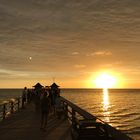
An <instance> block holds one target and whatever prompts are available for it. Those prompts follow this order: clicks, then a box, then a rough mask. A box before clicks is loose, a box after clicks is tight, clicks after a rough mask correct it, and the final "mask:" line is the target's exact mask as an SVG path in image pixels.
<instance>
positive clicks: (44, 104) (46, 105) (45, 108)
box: [41, 92, 50, 131]
mask: <svg viewBox="0 0 140 140" xmlns="http://www.w3.org/2000/svg"><path fill="white" fill-rule="evenodd" d="M49 110H50V100H49V98H48V96H47V92H44V96H43V98H42V99H41V129H42V130H44V131H46V126H47V121H48V115H49Z"/></svg>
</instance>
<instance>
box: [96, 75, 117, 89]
mask: <svg viewBox="0 0 140 140" xmlns="http://www.w3.org/2000/svg"><path fill="white" fill-rule="evenodd" d="M116 83H117V78H116V77H114V76H113V75H111V74H110V73H101V74H100V75H98V76H97V77H96V78H95V85H96V87H97V88H104V89H107V88H113V87H114V86H115V85H116Z"/></svg>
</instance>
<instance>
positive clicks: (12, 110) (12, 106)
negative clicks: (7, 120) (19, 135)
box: [10, 101, 14, 114]
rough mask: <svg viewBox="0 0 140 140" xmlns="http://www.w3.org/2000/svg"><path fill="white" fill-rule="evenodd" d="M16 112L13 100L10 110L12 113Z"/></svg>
mask: <svg viewBox="0 0 140 140" xmlns="http://www.w3.org/2000/svg"><path fill="white" fill-rule="evenodd" d="M13 112H14V102H13V101H11V110H10V113H11V114H12V113H13Z"/></svg>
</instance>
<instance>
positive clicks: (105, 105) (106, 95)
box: [102, 88, 110, 122]
mask: <svg viewBox="0 0 140 140" xmlns="http://www.w3.org/2000/svg"><path fill="white" fill-rule="evenodd" d="M102 103H103V116H104V121H105V122H110V117H109V116H110V112H109V106H110V101H109V93H108V89H106V88H105V89H103V102H102Z"/></svg>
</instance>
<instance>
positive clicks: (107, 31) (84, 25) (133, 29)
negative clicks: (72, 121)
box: [0, 0, 140, 88]
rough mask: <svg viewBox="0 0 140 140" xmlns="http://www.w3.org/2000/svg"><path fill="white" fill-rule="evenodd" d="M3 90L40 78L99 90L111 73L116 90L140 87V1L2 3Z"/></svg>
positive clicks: (0, 73)
mask: <svg viewBox="0 0 140 140" xmlns="http://www.w3.org/2000/svg"><path fill="white" fill-rule="evenodd" d="M0 7H1V8H0V31H1V32H0V88H5V87H6V88H8V87H12V88H16V87H24V86H28V87H31V86H32V85H34V84H35V83H36V82H40V83H41V84H43V85H50V84H51V83H52V82H53V79H55V82H57V83H58V84H59V85H60V86H61V87H64V88H67V87H70V88H73V87H74V88H96V85H95V84H94V82H91V81H92V80H91V79H93V81H94V80H95V79H96V76H97V73H99V72H104V71H111V72H112V76H115V77H116V78H117V79H118V83H117V84H116V85H114V88H139V87H140V79H139V77H140V71H139V69H140V63H139V60H140V55H139V52H140V21H139V17H140V8H139V1H138V0H123V1H114V0H108V1H105V0H95V1H91V0H86V1H67V2H64V1H63V0H58V1H52V0H47V1H32V0H28V1H26V0H25V1H19V0H14V1H11V0H6V1H2V2H1V6H0Z"/></svg>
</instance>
